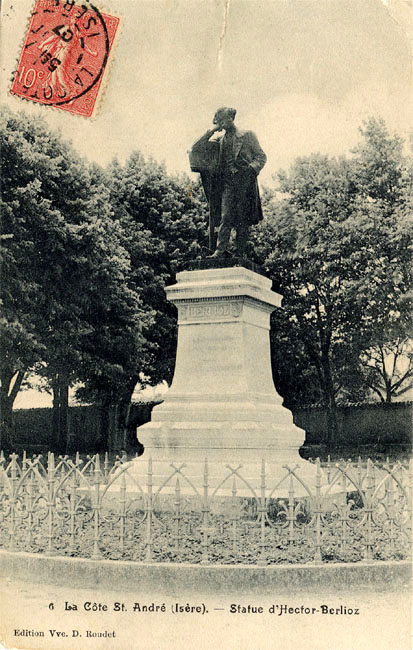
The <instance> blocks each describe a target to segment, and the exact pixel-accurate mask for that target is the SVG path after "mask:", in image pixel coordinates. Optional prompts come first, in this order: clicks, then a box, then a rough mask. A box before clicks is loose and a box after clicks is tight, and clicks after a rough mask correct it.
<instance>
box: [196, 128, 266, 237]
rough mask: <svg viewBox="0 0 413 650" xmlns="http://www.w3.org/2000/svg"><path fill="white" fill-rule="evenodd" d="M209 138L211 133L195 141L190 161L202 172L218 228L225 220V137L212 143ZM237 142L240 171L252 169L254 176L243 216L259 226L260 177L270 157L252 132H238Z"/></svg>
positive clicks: (250, 180)
mask: <svg viewBox="0 0 413 650" xmlns="http://www.w3.org/2000/svg"><path fill="white" fill-rule="evenodd" d="M209 137H210V134H209V132H207V133H206V134H205V135H203V136H202V137H201V138H200V139H199V140H197V142H195V144H194V145H193V147H192V151H191V154H190V158H191V156H193V159H192V160H191V167H192V171H199V172H200V173H201V179H202V184H203V187H204V190H205V194H206V197H207V200H208V203H209V209H210V220H211V223H212V225H213V226H217V225H219V223H220V220H221V199H222V190H223V180H222V166H221V160H222V142H223V137H221V138H219V139H217V140H210V139H209ZM233 142H234V144H233V146H234V150H233V153H234V164H235V166H236V167H237V168H238V169H239V170H245V169H251V175H249V176H248V175H247V178H248V181H247V182H248V186H247V187H246V188H245V194H244V196H245V199H246V200H245V209H244V210H243V214H244V215H245V220H246V222H247V223H248V224H249V225H252V224H256V223H258V222H259V221H260V220H261V219H262V210H261V200H260V194H259V189H258V182H257V175H258V174H259V172H260V171H261V169H262V168H263V167H264V165H265V163H266V161H267V157H266V155H265V153H264V152H263V150H262V149H261V147H260V145H259V142H258V139H257V137H256V135H255V134H254V133H253V132H252V131H239V130H238V129H236V130H235V134H234V140H233ZM195 160H196V162H195Z"/></svg>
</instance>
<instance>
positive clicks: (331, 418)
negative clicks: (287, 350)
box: [321, 351, 338, 447]
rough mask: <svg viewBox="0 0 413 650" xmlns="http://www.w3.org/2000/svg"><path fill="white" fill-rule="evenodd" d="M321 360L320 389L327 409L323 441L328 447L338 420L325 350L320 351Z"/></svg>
mask: <svg viewBox="0 0 413 650" xmlns="http://www.w3.org/2000/svg"><path fill="white" fill-rule="evenodd" d="M321 362H322V369H323V385H322V390H323V396H324V404H325V407H326V409H327V433H326V439H325V442H326V445H327V446H328V447H331V446H332V445H334V444H335V443H336V441H337V436H338V421H337V407H336V398H335V393H334V383H333V377H332V372H331V365H330V358H329V355H328V352H327V351H323V352H322V360H321Z"/></svg>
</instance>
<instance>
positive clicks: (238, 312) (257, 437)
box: [132, 267, 314, 497]
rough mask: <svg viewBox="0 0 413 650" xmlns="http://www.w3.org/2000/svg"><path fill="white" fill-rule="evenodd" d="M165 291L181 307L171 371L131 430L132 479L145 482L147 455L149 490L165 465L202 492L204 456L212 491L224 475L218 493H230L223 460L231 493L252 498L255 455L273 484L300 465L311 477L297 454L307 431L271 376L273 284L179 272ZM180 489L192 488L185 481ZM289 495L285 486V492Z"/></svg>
mask: <svg viewBox="0 0 413 650" xmlns="http://www.w3.org/2000/svg"><path fill="white" fill-rule="evenodd" d="M166 293H167V297H168V300H170V301H171V302H173V303H174V304H175V305H176V306H177V308H178V349H177V358H176V368H175V375H174V378H173V382H172V385H171V388H170V389H169V391H168V393H167V394H166V397H165V401H164V402H163V403H162V404H160V405H158V406H156V407H155V408H154V409H153V411H152V419H151V422H149V423H147V424H144V425H143V426H141V427H139V429H138V438H139V440H140V441H141V442H142V443H143V444H144V446H145V453H144V455H143V456H142V457H141V458H139V459H137V460H135V461H133V463H132V465H133V473H134V474H135V475H136V478H137V479H138V477H139V483H140V484H141V485H142V484H143V483H144V482H145V480H146V479H145V476H146V474H145V473H146V471H147V463H146V462H145V461H146V460H147V459H148V457H151V458H152V461H153V481H154V488H155V487H156V485H162V483H163V482H164V481H165V480H167V478H168V476H170V475H171V473H173V471H174V469H173V468H172V466H171V463H173V465H174V466H175V468H176V467H179V466H181V465H182V464H184V465H185V467H184V468H183V469H182V472H183V474H184V475H185V477H186V478H189V480H190V481H191V482H192V483H193V485H195V486H196V487H197V488H201V487H202V486H203V484H204V463H205V458H207V459H208V485H209V488H210V491H213V489H215V487H217V486H218V485H219V484H220V482H221V481H223V480H225V484H224V485H222V488H221V489H220V493H222V494H224V493H227V494H228V495H229V494H230V493H231V489H232V485H231V482H230V481H229V480H228V479H225V477H227V476H228V472H229V470H228V468H226V466H227V465H229V466H230V467H231V468H232V469H234V468H236V467H239V466H240V465H241V466H242V467H241V468H240V469H239V474H240V475H241V476H242V478H243V481H244V482H243V481H241V482H240V481H238V488H239V489H238V494H239V495H240V496H242V494H241V492H240V490H241V489H242V491H243V493H244V495H246V496H252V493H251V488H253V489H258V488H259V487H260V485H261V487H262V459H264V460H265V466H266V476H267V477H271V481H270V483H271V487H273V486H274V485H276V483H277V480H279V479H280V478H281V476H283V475H285V474H286V471H285V469H283V465H288V466H290V467H296V466H298V468H297V472H298V473H299V475H300V477H301V478H302V479H304V480H306V481H307V480H311V481H313V478H314V466H313V465H311V464H310V463H308V462H306V461H304V460H302V459H301V458H300V456H299V453H298V450H299V448H300V447H301V445H302V444H303V442H304V437H305V434H304V431H303V430H302V429H299V428H298V427H296V426H295V425H294V423H293V418H292V414H291V412H290V411H289V410H287V409H286V408H284V407H283V406H282V399H281V397H280V396H279V395H278V393H277V392H276V390H275V387H274V383H273V379H272V372H271V360H270V341H269V329H270V314H271V312H272V311H273V310H274V308H276V307H279V306H280V304H281V296H279V295H278V294H276V293H274V292H273V291H271V281H270V280H269V279H267V278H265V277H264V276H262V275H259V274H258V273H255V272H253V271H250V270H247V269H245V268H242V267H232V268H221V269H207V270H197V271H183V272H181V273H178V274H177V283H176V284H175V285H172V286H169V287H167V288H166ZM229 473H231V472H229ZM245 481H247V483H248V486H247V483H245ZM241 483H243V484H242V485H241ZM173 487H174V484H172V482H171V484H170V485H168V484H167V485H166V486H165V487H164V488H163V491H164V492H167V491H168V490H169V489H171V490H172V489H173ZM297 487H299V485H298V484H297ZM268 488H270V484H269V485H268ZM280 489H281V488H280ZM181 490H182V491H183V493H185V490H187V493H191V491H192V492H193V489H192V488H191V487H190V485H189V483H188V481H181ZM300 490H301V492H302V493H303V490H302V488H300ZM269 491H271V490H269ZM287 491H288V485H287V484H284V485H283V487H282V493H283V495H284V494H286V493H287ZM278 492H280V491H278ZM279 495H280V494H278V493H277V494H275V493H274V494H273V496H274V497H276V496H279Z"/></svg>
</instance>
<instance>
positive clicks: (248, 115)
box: [0, 0, 413, 405]
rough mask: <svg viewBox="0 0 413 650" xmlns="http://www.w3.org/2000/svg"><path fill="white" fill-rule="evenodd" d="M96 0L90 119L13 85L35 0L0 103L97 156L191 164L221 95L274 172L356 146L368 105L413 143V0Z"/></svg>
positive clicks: (22, 23) (19, 28) (15, 2)
mask: <svg viewBox="0 0 413 650" xmlns="http://www.w3.org/2000/svg"><path fill="white" fill-rule="evenodd" d="M94 1H95V4H96V6H97V7H98V9H99V10H100V11H101V12H105V13H110V14H113V15H117V16H119V17H120V18H121V27H120V29H119V33H118V37H117V40H116V44H115V47H114V48H113V50H112V52H111V57H110V60H109V65H108V67H107V70H106V73H105V77H104V80H103V84H102V86H103V87H102V88H101V91H100V94H101V98H100V103H99V109H98V112H97V114H96V116H95V117H94V118H92V119H90V118H83V117H79V116H76V115H72V114H70V113H68V112H65V111H62V110H59V109H57V108H51V107H46V106H41V105H40V104H34V103H31V102H28V101H25V100H21V99H19V98H17V97H15V96H11V95H10V93H9V89H10V76H11V72H12V70H13V69H14V68H15V65H16V60H17V59H18V57H19V54H20V48H21V44H22V41H23V38H24V34H25V30H26V27H27V23H28V18H29V16H30V12H31V9H32V7H33V4H34V3H33V2H32V1H31V0H3V4H2V34H1V73H2V78H1V87H0V102H1V103H3V104H7V105H8V106H9V108H10V109H11V110H14V111H17V110H22V111H24V112H25V113H27V114H28V115H42V116H43V117H44V119H45V120H46V121H47V123H48V124H49V125H50V127H53V128H56V129H59V130H60V131H61V133H62V135H63V137H64V138H66V139H70V140H72V142H73V145H74V147H75V148H76V149H77V150H78V151H79V152H80V153H81V154H82V155H83V156H85V157H87V158H88V159H89V160H93V161H96V162H98V163H100V164H102V165H105V164H107V163H109V162H110V161H111V160H112V159H113V158H114V157H117V158H118V159H119V160H120V161H122V162H123V161H125V160H126V159H127V158H128V156H129V155H130V154H131V152H133V151H134V150H140V151H141V152H142V153H143V154H144V155H146V156H152V157H153V158H155V159H156V160H158V161H159V162H160V161H164V162H165V164H166V166H167V169H168V171H169V172H181V171H186V172H188V173H190V172H189V165H188V157H187V151H188V149H190V147H191V145H192V143H193V142H194V141H195V140H196V139H197V138H198V137H199V136H200V135H201V134H202V133H204V131H205V130H206V129H207V128H210V127H211V125H212V117H213V114H214V112H215V110H216V109H217V108H218V107H220V106H223V105H228V106H232V107H234V108H236V109H237V118H236V123H237V125H238V126H239V127H240V128H244V129H245V128H248V129H251V130H253V131H255V133H256V134H257V136H258V139H259V141H260V144H261V146H262V148H263V149H264V151H265V152H266V154H267V158H268V162H267V164H266V166H265V167H264V169H263V171H262V172H261V175H260V180H261V182H264V183H267V184H271V183H272V177H273V175H274V174H275V173H276V172H277V170H279V169H281V168H284V169H286V168H288V167H289V166H290V165H291V164H292V163H293V161H294V160H295V159H296V158H297V157H298V156H305V155H309V154H310V153H312V152H321V153H325V154H329V155H342V154H345V153H348V152H349V151H350V150H351V149H352V148H353V147H354V146H355V145H356V143H357V142H358V141H359V139H360V134H359V127H360V126H361V125H362V121H363V120H365V119H367V118H368V117H369V116H376V117H383V118H384V120H385V121H386V124H387V127H388V128H389V130H390V132H391V133H394V132H397V133H399V134H400V135H402V136H403V137H404V138H405V139H406V142H409V138H410V137H411V139H412V143H413V119H412V116H413V70H412V60H413V59H412V47H413V44H412V42H413V0H102V2H101V0H94ZM18 399H20V401H21V399H25V398H24V397H22V398H18ZM16 405H18V403H17V402H16Z"/></svg>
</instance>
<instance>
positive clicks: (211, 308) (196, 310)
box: [179, 301, 242, 321]
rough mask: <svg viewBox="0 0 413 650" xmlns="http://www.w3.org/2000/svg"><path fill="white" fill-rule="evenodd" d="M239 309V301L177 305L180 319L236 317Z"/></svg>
mask: <svg viewBox="0 0 413 650" xmlns="http://www.w3.org/2000/svg"><path fill="white" fill-rule="evenodd" d="M241 310H242V305H241V303H240V302H229V301H228V302H211V303H203V304H200V303H193V304H189V305H181V306H180V307H179V318H180V320H181V321H184V320H214V319H221V318H238V317H239V315H240V314H241Z"/></svg>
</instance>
